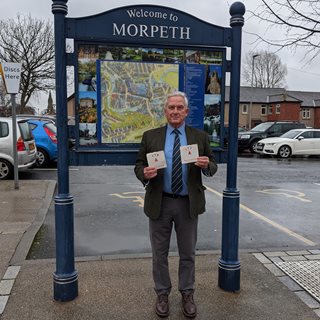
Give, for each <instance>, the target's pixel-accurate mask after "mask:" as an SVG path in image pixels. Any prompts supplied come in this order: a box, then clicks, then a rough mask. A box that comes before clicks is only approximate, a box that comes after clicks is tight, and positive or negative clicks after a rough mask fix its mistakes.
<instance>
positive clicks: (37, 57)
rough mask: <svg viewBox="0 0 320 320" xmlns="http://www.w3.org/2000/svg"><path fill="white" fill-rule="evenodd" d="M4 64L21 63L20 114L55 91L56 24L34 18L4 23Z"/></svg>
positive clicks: (0, 29) (0, 39)
mask: <svg viewBox="0 0 320 320" xmlns="http://www.w3.org/2000/svg"><path fill="white" fill-rule="evenodd" d="M0 61H6V62H21V63H22V73H21V83H20V92H19V99H20V103H18V105H20V108H19V109H20V110H19V111H20V112H21V113H24V112H25V111H26V109H27V108H26V107H27V103H28V102H29V100H30V98H31V97H32V96H34V95H37V94H39V93H40V92H41V91H45V92H47V91H48V90H49V89H52V88H54V81H53V79H54V36H53V28H52V23H50V22H49V21H44V20H40V19H37V18H32V17H31V16H30V15H29V16H26V17H22V16H20V15H17V19H16V20H15V19H7V20H2V21H0Z"/></svg>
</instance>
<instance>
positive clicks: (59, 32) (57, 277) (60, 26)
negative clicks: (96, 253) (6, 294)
mask: <svg viewBox="0 0 320 320" xmlns="http://www.w3.org/2000/svg"><path fill="white" fill-rule="evenodd" d="M67 2H68V0H64V1H61V0H60V1H56V0H53V4H52V13H53V14H54V31H55V66H56V105H57V138H58V159H59V161H58V195H57V196H56V197H55V230H56V271H55V272H54V274H53V283H54V299H55V300H57V301H70V300H73V299H74V298H76V297H77V296H78V274H77V271H76V270H75V263H74V225H73V221H74V218H73V197H72V196H71V195H70V194H69V168H68V152H69V151H68V139H67V137H68V126H67V123H68V117H67V85H66V54H65V36H64V35H65V15H66V14H67V13H68V7H67Z"/></svg>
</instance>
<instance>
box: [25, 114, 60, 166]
mask: <svg viewBox="0 0 320 320" xmlns="http://www.w3.org/2000/svg"><path fill="white" fill-rule="evenodd" d="M28 123H29V125H30V127H31V129H32V133H33V136H34V139H35V142H36V146H37V161H36V166H37V167H46V166H47V165H48V164H49V163H50V162H51V161H55V160H57V136H56V135H57V128H56V126H55V125H54V124H53V123H52V122H51V121H48V120H45V121H40V120H30V119H29V120H28Z"/></svg>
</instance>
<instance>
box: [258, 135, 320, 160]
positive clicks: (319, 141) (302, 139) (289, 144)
mask: <svg viewBox="0 0 320 320" xmlns="http://www.w3.org/2000/svg"><path fill="white" fill-rule="evenodd" d="M257 152H259V153H262V154H269V155H274V156H279V157H280V158H289V157H291V156H293V155H320V129H293V130H290V131H288V132H286V133H285V134H283V135H282V136H280V137H274V138H266V139H262V140H260V141H259V142H258V145H257Z"/></svg>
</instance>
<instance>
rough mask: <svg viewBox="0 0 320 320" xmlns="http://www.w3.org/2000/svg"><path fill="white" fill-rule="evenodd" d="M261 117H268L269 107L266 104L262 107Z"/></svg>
mask: <svg viewBox="0 0 320 320" xmlns="http://www.w3.org/2000/svg"><path fill="white" fill-rule="evenodd" d="M261 115H262V116H266V115H267V106H266V105H265V104H263V105H262V106H261Z"/></svg>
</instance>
